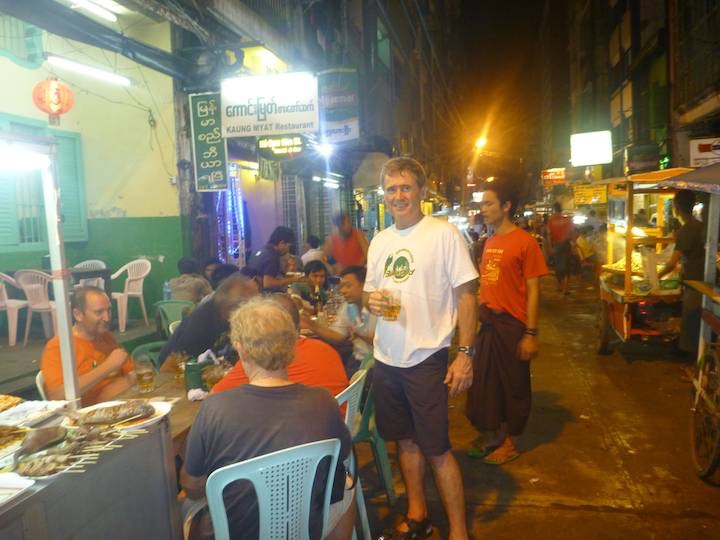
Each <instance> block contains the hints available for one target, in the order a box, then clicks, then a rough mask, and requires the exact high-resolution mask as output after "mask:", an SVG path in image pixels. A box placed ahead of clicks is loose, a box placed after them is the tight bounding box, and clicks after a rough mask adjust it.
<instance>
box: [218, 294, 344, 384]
mask: <svg viewBox="0 0 720 540" xmlns="http://www.w3.org/2000/svg"><path fill="white" fill-rule="evenodd" d="M270 298H271V299H272V300H274V301H276V302H277V303H278V304H279V305H280V306H282V308H283V309H285V310H286V311H287V312H288V313H289V314H290V317H291V318H292V321H293V324H294V325H295V329H296V330H297V331H298V332H299V331H300V313H299V312H298V308H297V305H296V304H295V302H294V301H293V300H292V298H290V296H288V295H287V294H282V293H275V294H273V295H271V296H270ZM287 372H288V378H289V379H290V380H291V381H292V382H295V383H299V384H304V385H306V386H319V387H321V388H325V389H326V390H327V391H328V392H330V395H332V396H336V395H337V394H339V393H340V392H342V391H343V390H345V388H347V386H348V378H347V375H346V374H345V369H344V368H343V363H342V360H341V359H340V355H339V354H338V353H337V351H336V350H335V349H333V348H332V347H331V346H330V345H328V344H327V343H325V342H323V341H321V340H319V339H312V338H307V337H305V336H301V335H298V338H297V340H296V341H295V359H294V360H293V361H292V362H291V363H290V365H289V366H288V370H287ZM248 382H249V379H248V376H247V374H246V373H245V369H244V368H243V364H242V362H237V363H236V364H235V366H234V367H233V368H232V369H231V370H230V371H228V372H227V374H226V375H225V377H223V378H222V379H221V380H220V381H219V382H218V383H217V384H216V385H215V386H213V388H212V391H213V392H223V391H225V390H230V389H231V388H235V387H237V386H240V385H241V384H247V383H248Z"/></svg>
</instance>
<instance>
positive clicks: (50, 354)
mask: <svg viewBox="0 0 720 540" xmlns="http://www.w3.org/2000/svg"><path fill="white" fill-rule="evenodd" d="M73 342H74V345H75V365H76V366H77V372H78V375H84V374H86V373H88V372H90V371H91V370H92V369H94V368H95V367H97V366H98V365H99V364H102V363H103V362H104V361H105V359H106V358H107V357H108V355H109V354H110V353H111V352H113V351H114V350H115V349H118V348H120V345H118V342H117V341H115V338H114V337H113V335H112V334H111V333H110V332H105V333H103V334H100V335H99V336H98V337H97V338H96V339H95V340H94V341H91V340H88V339H83V338H81V337H78V336H76V335H75V333H73ZM40 369H41V370H42V373H43V378H44V380H45V387H46V388H47V389H48V390H52V389H55V388H59V387H61V386H62V385H63V373H62V363H61V362H60V341H59V339H58V337H57V336H54V337H53V338H51V339H50V341H48V342H47V344H46V345H45V349H44V350H43V352H42V359H41V360H40ZM132 370H133V363H132V360H131V359H130V358H128V359H127V360H126V361H125V363H124V364H123V365H122V372H123V374H124V375H126V374H128V373H129V372H131V371H132ZM109 382H110V380H107V379H106V380H104V381H100V382H99V383H98V384H96V385H95V386H93V387H92V388H91V389H90V390H88V391H87V392H85V393H84V394H83V395H82V404H83V406H88V405H93V404H95V403H97V400H98V396H99V394H100V391H101V390H102V389H103V387H104V386H105V385H106V384H108V383H109Z"/></svg>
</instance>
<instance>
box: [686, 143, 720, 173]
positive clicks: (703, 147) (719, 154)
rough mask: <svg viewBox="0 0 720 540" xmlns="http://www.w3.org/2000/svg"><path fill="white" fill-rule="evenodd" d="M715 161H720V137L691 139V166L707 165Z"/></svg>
mask: <svg viewBox="0 0 720 540" xmlns="http://www.w3.org/2000/svg"><path fill="white" fill-rule="evenodd" d="M713 163H720V137H718V138H714V139H690V166H691V167H705V166H706V165H712V164H713Z"/></svg>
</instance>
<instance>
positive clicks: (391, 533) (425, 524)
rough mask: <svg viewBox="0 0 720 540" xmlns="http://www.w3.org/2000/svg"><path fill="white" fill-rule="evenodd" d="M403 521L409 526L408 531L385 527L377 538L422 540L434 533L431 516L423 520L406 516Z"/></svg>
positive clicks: (379, 539) (381, 539)
mask: <svg viewBox="0 0 720 540" xmlns="http://www.w3.org/2000/svg"><path fill="white" fill-rule="evenodd" d="M402 523H405V524H406V525H407V527H408V530H407V531H406V532H402V531H398V530H397V529H396V528H394V527H393V528H392V529H385V530H384V531H383V532H382V534H380V536H378V537H377V540H420V539H422V538H427V537H428V536H430V535H431V534H432V531H433V526H432V523H430V518H427V517H426V518H425V519H423V520H422V521H415V520H414V519H410V518H408V517H406V518H405V519H404V520H403V521H402Z"/></svg>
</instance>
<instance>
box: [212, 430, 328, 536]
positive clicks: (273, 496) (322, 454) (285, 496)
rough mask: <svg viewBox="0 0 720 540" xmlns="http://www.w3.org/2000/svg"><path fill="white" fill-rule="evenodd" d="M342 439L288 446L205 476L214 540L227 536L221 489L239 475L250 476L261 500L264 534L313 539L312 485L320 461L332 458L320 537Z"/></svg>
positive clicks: (324, 526)
mask: <svg viewBox="0 0 720 540" xmlns="http://www.w3.org/2000/svg"><path fill="white" fill-rule="evenodd" d="M339 453H340V440H339V439H327V440H324V441H317V442H311V443H307V444H301V445H300V446H294V447H292V448H286V449H284V450H279V451H277V452H272V453H270V454H265V455H264V456H259V457H256V458H252V459H247V460H245V461H241V462H240V463H233V464H232V465H227V466H225V467H221V468H219V469H217V470H216V471H213V472H212V474H210V476H209V477H208V479H207V483H206V484H205V495H206V497H207V501H208V507H209V508H210V517H211V518H212V524H213V529H214V530H215V538H216V540H229V539H230V530H229V527H228V520H227V513H226V511H225V501H224V499H223V489H224V488H225V486H227V485H228V484H229V483H231V482H234V481H236V480H240V479H247V480H250V481H251V482H252V484H253V487H254V488H255V493H256V495H257V498H258V510H259V514H260V538H262V539H263V540H286V539H288V538H289V539H293V540H300V539H303V540H305V539H309V523H310V509H311V502H312V488H313V482H314V480H315V474H316V472H317V468H318V465H319V464H320V462H321V461H322V460H323V459H324V458H326V457H328V456H329V457H330V468H329V469H328V471H329V472H328V475H327V481H326V483H325V496H324V499H323V527H322V538H324V537H325V536H326V535H327V533H328V531H327V530H326V529H327V525H328V511H329V509H330V496H331V494H332V487H333V481H334V480H335V467H336V466H337V460H338V454H339Z"/></svg>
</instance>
